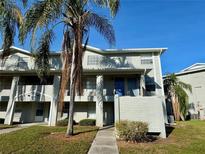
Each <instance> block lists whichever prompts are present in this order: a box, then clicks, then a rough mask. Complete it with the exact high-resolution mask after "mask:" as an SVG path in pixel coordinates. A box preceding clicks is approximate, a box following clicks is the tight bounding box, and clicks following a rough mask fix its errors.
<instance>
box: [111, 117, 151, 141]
mask: <svg viewBox="0 0 205 154" xmlns="http://www.w3.org/2000/svg"><path fill="white" fill-rule="evenodd" d="M115 126H116V130H117V135H118V137H119V138H120V139H122V140H126V141H133V142H143V141H146V140H147V132H148V124H147V123H145V122H140V121H127V120H123V121H120V122H117V123H116V124H115Z"/></svg>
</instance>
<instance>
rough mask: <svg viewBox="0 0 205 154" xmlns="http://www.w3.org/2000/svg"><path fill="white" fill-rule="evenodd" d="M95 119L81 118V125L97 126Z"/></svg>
mask: <svg viewBox="0 0 205 154" xmlns="http://www.w3.org/2000/svg"><path fill="white" fill-rule="evenodd" d="M95 122H96V120H95V119H83V120H80V122H79V125H80V126H95Z"/></svg>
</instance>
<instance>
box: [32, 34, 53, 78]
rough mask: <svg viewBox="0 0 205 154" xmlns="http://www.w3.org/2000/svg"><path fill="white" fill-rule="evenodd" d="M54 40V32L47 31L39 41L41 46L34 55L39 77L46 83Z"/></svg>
mask: <svg viewBox="0 0 205 154" xmlns="http://www.w3.org/2000/svg"><path fill="white" fill-rule="evenodd" d="M53 39H54V33H53V31H52V30H47V31H46V32H45V33H44V34H43V36H42V37H41V39H40V41H39V46H38V48H37V50H36V53H34V56H35V66H36V68H37V73H38V76H39V77H40V78H41V79H42V81H44V79H45V77H46V76H47V75H48V73H49V70H50V64H49V57H50V44H51V43H52V40H53Z"/></svg>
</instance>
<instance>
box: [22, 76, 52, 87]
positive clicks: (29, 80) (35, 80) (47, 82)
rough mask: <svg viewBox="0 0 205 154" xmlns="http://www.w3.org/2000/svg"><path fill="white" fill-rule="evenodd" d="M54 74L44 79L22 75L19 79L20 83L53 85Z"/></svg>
mask: <svg viewBox="0 0 205 154" xmlns="http://www.w3.org/2000/svg"><path fill="white" fill-rule="evenodd" d="M52 84H53V76H48V77H46V78H45V80H44V81H42V80H41V79H40V78H39V77H37V76H21V77H20V79H19V85H52Z"/></svg>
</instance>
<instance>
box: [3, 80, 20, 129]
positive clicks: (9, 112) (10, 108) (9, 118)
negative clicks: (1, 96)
mask: <svg viewBox="0 0 205 154" xmlns="http://www.w3.org/2000/svg"><path fill="white" fill-rule="evenodd" d="M18 81H19V77H18V76H15V77H13V80H12V83H11V92H10V96H9V101H8V105H7V109H6V116H5V120H4V124H7V125H12V123H13V117H14V112H15V97H16V94H17V87H18Z"/></svg>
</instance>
